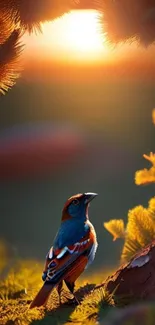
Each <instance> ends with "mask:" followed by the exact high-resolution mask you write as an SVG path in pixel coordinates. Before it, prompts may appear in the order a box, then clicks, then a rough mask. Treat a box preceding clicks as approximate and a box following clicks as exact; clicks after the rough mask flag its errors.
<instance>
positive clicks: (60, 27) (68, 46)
mask: <svg viewBox="0 0 155 325" xmlns="http://www.w3.org/2000/svg"><path fill="white" fill-rule="evenodd" d="M100 18H101V17H100V13H99V12H98V11H95V10H74V11H71V12H70V13H68V14H65V15H64V16H63V17H61V18H58V19H56V20H54V21H53V22H48V23H45V24H43V25H42V30H43V33H42V34H38V35H35V34H32V35H25V36H24V38H25V39H24V42H25V43H26V49H25V53H26V57H31V58H32V59H37V58H38V57H43V58H44V59H47V60H51V61H55V60H56V61H59V62H64V61H65V62H67V61H68V62H80V63H84V64H86V63H90V62H92V63H94V62H95V64H98V63H99V64H100V63H101V62H108V61H110V62H111V61H116V60H117V61H120V60H122V59H123V57H124V58H132V57H133V58H135V54H137V55H138V58H139V57H141V54H142V56H143V55H146V54H149V53H150V54H151V53H153V55H154V50H153V51H152V49H150V51H149V50H148V49H144V47H143V48H142V47H140V46H138V45H137V44H136V43H132V44H131V42H130V43H129V44H128V43H125V44H120V45H119V46H117V47H116V48H114V47H112V45H111V46H110V45H109V44H108V42H107V38H106V35H105V34H104V31H103V28H101V23H100ZM149 59H150V57H149V56H148V60H149Z"/></svg>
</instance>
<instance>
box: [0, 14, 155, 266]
mask: <svg viewBox="0 0 155 325" xmlns="http://www.w3.org/2000/svg"><path fill="white" fill-rule="evenodd" d="M98 18H99V17H98V13H97V12H96V11H94V10H82V11H73V12H71V13H70V14H67V15H65V16H64V17H63V18H59V19H57V20H56V21H54V22H52V23H48V24H47V23H46V24H44V25H43V34H39V35H31V36H28V35H25V36H24V40H23V41H24V42H25V44H26V46H25V52H24V54H23V58H22V60H23V72H22V75H21V78H20V79H19V80H18V82H17V84H16V86H15V87H13V89H12V90H11V91H9V92H8V94H7V95H6V96H3V97H1V98H0V198H1V199H0V201H1V204H0V216H1V218H0V220H1V221H0V237H1V238H4V239H5V240H6V241H7V242H8V243H9V244H10V247H12V248H11V254H15V256H18V257H24V258H25V257H27V258H37V259H40V260H43V259H44V258H45V256H46V253H47V250H48V249H49V248H50V246H51V245H52V241H53V238H54V236H55V233H56V231H57V229H58V227H59V224H60V219H61V210H62V207H63V204H64V202H65V201H66V199H67V198H68V197H70V196H71V195H73V194H76V193H81V192H97V193H98V194H99V196H98V197H97V198H96V200H94V201H93V203H92V204H91V207H90V212H89V215H90V219H91V221H92V223H93V224H94V226H95V228H96V232H97V237H98V242H99V248H98V252H97V255H96V260H95V262H94V264H93V266H92V268H94V269H97V270H99V269H102V268H107V267H109V266H113V265H115V264H116V263H119V258H120V252H121V247H122V244H123V242H121V241H118V242H117V241H116V243H113V242H112V237H111V236H110V234H109V233H108V232H107V231H106V230H105V229H104V228H103V222H104V221H107V220H110V219H111V218H123V219H124V220H127V212H128V210H129V209H131V208H133V207H134V206H136V205H139V204H144V205H147V202H148V200H149V199H150V197H151V195H152V193H153V188H152V187H151V186H149V187H137V186H136V185H135V184H134V173H135V171H136V170H137V169H142V168H144V167H145V166H146V161H144V160H143V158H142V155H143V153H149V152H150V151H153V148H154V147H153V142H154V134H153V132H154V129H153V126H152V124H151V112H152V109H153V108H154V106H155V91H154V90H155V89H154V87H155V61H154V54H155V49H154V47H153V46H150V47H149V48H147V49H146V48H141V47H140V46H138V45H137V43H136V42H133V43H126V44H124V45H122V44H120V45H119V46H117V47H114V46H112V45H111V44H109V43H108V41H107V40H106V35H104V36H103V34H102V35H101V32H100V28H99V27H100V26H99V19H98ZM79 19H80V21H81V28H78V27H77V26H79ZM85 22H87V24H86V23H85ZM90 28H91V32H90ZM146 167H147V166H146ZM92 268H91V270H92ZM91 270H90V272H91Z"/></svg>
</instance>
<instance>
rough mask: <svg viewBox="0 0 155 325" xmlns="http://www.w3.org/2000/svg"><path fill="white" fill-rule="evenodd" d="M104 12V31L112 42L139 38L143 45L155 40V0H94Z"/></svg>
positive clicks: (102, 19) (97, 6)
mask: <svg viewBox="0 0 155 325" xmlns="http://www.w3.org/2000/svg"><path fill="white" fill-rule="evenodd" d="M94 4H95V7H96V9H98V10H100V11H101V13H102V14H103V16H102V18H101V23H102V25H103V31H104V32H106V33H107V36H108V38H109V40H110V42H112V43H118V42H121V41H123V42H124V41H126V40H129V39H137V40H138V41H139V42H140V43H141V44H143V45H145V46H146V45H149V44H151V43H153V42H154V41H155V0H136V1H135V0H94Z"/></svg>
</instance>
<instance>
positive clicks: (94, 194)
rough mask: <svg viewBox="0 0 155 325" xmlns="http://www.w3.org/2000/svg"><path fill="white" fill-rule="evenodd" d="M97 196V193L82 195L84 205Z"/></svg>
mask: <svg viewBox="0 0 155 325" xmlns="http://www.w3.org/2000/svg"><path fill="white" fill-rule="evenodd" d="M97 195H98V194H97V193H91V192H90V193H84V197H85V204H88V203H89V202H90V201H92V200H93V199H94V198H95V197H96V196H97Z"/></svg>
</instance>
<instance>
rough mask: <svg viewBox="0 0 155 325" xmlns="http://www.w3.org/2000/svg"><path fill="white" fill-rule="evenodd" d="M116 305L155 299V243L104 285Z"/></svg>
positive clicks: (144, 249) (137, 255)
mask: <svg viewBox="0 0 155 325" xmlns="http://www.w3.org/2000/svg"><path fill="white" fill-rule="evenodd" d="M104 287H105V289H106V290H108V292H109V293H110V294H112V293H114V300H115V303H116V304H123V305H124V304H129V303H131V301H132V302H133V300H148V299H149V300H150V299H155V241H153V242H152V243H151V244H149V245H148V246H147V247H145V248H143V249H142V250H141V251H140V252H139V253H138V254H136V255H135V256H134V257H133V258H132V259H131V261H130V262H128V263H126V264H125V265H122V266H121V267H120V268H119V269H118V270H117V271H116V272H115V273H114V274H113V275H112V276H110V277H108V279H107V280H106V281H105V283H104Z"/></svg>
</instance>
